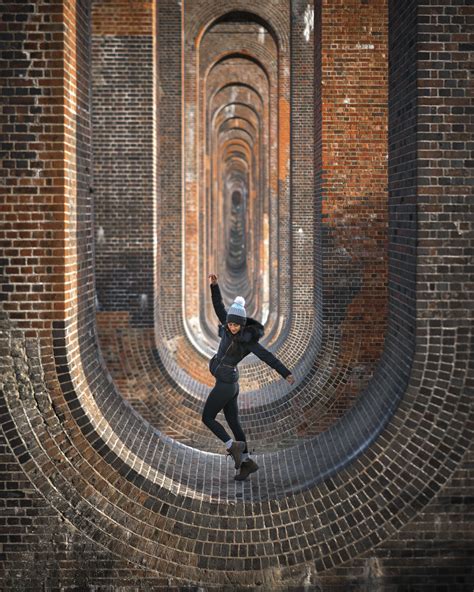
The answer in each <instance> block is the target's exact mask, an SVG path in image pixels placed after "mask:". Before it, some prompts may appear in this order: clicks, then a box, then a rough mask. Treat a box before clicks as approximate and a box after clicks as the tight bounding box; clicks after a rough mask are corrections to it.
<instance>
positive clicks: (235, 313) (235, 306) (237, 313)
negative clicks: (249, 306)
mask: <svg viewBox="0 0 474 592" xmlns="http://www.w3.org/2000/svg"><path fill="white" fill-rule="evenodd" d="M246 321H247V313H246V312H245V298H242V296H237V298H236V299H235V300H234V302H233V303H232V306H231V307H230V308H229V310H228V312H227V322H228V323H237V325H240V326H242V327H243V326H244V325H245V323H246Z"/></svg>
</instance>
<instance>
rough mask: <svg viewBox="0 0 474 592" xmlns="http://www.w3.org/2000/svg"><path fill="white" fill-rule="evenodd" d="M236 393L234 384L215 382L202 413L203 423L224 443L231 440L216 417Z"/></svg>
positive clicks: (236, 389)
mask: <svg viewBox="0 0 474 592" xmlns="http://www.w3.org/2000/svg"><path fill="white" fill-rule="evenodd" d="M236 392H237V393H238V385H237V384H236V383H227V382H216V385H215V386H214V388H213V389H212V391H211V392H210V393H209V395H208V397H207V401H206V404H205V405H204V409H203V411H202V421H203V423H204V424H205V425H206V426H207V427H208V428H209V429H210V430H211V431H212V432H213V433H214V434H215V435H216V436H217V437H218V438H219V440H221V441H222V442H224V443H226V442H228V441H229V440H231V439H232V438H231V437H230V436H229V434H228V433H227V432H226V431H225V429H224V428H223V426H222V424H220V423H219V422H218V421H216V415H217V414H218V413H219V411H221V410H222V409H223V408H224V407H225V406H226V405H227V404H228V403H229V401H231V400H232V399H233V398H234V397H235V393H236ZM226 417H227V416H226ZM229 425H230V423H229ZM231 427H232V426H231ZM232 431H233V430H232Z"/></svg>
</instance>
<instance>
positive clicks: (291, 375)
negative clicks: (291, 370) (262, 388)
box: [285, 374, 295, 384]
mask: <svg viewBox="0 0 474 592" xmlns="http://www.w3.org/2000/svg"><path fill="white" fill-rule="evenodd" d="M285 380H286V382H289V383H290V384H294V383H295V377H294V376H293V374H290V375H289V376H287V377H286V378H285Z"/></svg>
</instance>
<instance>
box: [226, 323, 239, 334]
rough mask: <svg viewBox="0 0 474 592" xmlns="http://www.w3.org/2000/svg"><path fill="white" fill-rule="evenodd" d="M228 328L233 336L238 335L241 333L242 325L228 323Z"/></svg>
mask: <svg viewBox="0 0 474 592" xmlns="http://www.w3.org/2000/svg"><path fill="white" fill-rule="evenodd" d="M227 327H228V328H229V331H230V332H231V333H232V335H236V334H237V333H238V332H239V331H240V325H239V324H238V323H227Z"/></svg>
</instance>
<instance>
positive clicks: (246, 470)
mask: <svg viewBox="0 0 474 592" xmlns="http://www.w3.org/2000/svg"><path fill="white" fill-rule="evenodd" d="M255 471H258V465H257V463H256V462H255V461H253V460H252V459H251V458H249V459H248V460H244V461H243V462H242V464H241V465H240V473H239V474H238V475H236V476H235V477H234V479H235V480H236V481H245V480H246V479H247V477H248V476H249V475H250V474H251V473H255Z"/></svg>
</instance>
